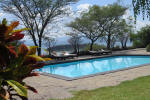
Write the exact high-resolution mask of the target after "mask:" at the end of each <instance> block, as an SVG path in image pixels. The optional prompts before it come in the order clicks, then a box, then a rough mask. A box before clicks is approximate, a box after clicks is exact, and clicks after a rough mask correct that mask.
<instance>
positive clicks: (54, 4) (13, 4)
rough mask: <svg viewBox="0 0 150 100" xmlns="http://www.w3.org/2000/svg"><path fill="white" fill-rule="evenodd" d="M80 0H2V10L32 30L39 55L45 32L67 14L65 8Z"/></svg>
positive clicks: (0, 3) (31, 35)
mask: <svg viewBox="0 0 150 100" xmlns="http://www.w3.org/2000/svg"><path fill="white" fill-rule="evenodd" d="M77 1H78V0H2V1H0V6H1V8H2V9H3V10H4V11H5V12H8V13H10V14H13V15H15V16H16V17H18V18H19V19H20V20H21V21H22V22H23V24H24V25H25V26H26V27H27V28H30V30H28V35H29V36H30V37H31V38H32V40H33V42H34V45H35V46H38V47H39V48H38V55H40V54H41V47H42V41H43V37H44V36H45V30H46V28H47V26H48V25H49V24H50V23H52V22H53V21H54V20H55V19H56V18H57V17H59V16H60V15H62V14H64V13H65V10H66V9H64V6H66V5H69V4H70V3H74V2H77Z"/></svg>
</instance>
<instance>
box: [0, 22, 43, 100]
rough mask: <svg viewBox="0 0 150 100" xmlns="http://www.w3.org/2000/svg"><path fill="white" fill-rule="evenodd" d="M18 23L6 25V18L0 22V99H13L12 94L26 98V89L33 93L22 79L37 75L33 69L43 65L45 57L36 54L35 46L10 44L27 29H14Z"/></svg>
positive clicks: (24, 99)
mask: <svg viewBox="0 0 150 100" xmlns="http://www.w3.org/2000/svg"><path fill="white" fill-rule="evenodd" d="M18 25H19V22H18V21H16V22H12V23H11V24H10V25H7V20H6V19H3V21H2V22H1V23H0V100H8V99H10V100H14V96H19V97H20V98H21V99H22V100H28V98H27V89H29V90H31V91H33V92H35V93H37V90H36V89H34V88H33V87H31V86H29V85H27V84H26V83H25V82H23V80H24V79H25V78H27V77H32V76H38V75H39V74H38V73H35V72H33V70H34V69H38V68H41V67H43V66H44V63H43V61H45V59H44V58H41V57H39V56H37V55H36V49H37V47H36V46H31V47H27V46H26V45H24V44H21V45H20V46H19V47H18V46H16V47H15V46H12V43H13V42H15V41H17V40H20V39H22V38H23V37H24V34H22V31H24V30H28V29H27V28H24V29H18V30H14V29H15V28H16V27H17V26H18ZM39 61H42V62H39Z"/></svg>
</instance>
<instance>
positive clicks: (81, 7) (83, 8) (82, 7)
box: [77, 3, 91, 13]
mask: <svg viewBox="0 0 150 100" xmlns="http://www.w3.org/2000/svg"><path fill="white" fill-rule="evenodd" d="M90 6H91V4H87V3H86V4H80V5H78V6H77V10H78V13H82V12H85V11H88V10H89V7H90Z"/></svg>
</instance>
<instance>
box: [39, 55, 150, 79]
mask: <svg viewBox="0 0 150 100" xmlns="http://www.w3.org/2000/svg"><path fill="white" fill-rule="evenodd" d="M149 63H150V56H112V57H104V58H96V59H90V60H82V61H74V62H69V63H62V64H54V65H47V66H44V67H43V68H41V69H38V70H37V71H40V72H45V73H49V74H54V75H60V76H64V77H68V78H78V77H83V76H86V75H94V74H97V73H103V72H108V71H116V70H119V69H126V68H130V67H131V68H132V67H135V66H139V65H143V64H149Z"/></svg>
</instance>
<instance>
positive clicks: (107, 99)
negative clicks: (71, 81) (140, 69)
mask: <svg viewBox="0 0 150 100" xmlns="http://www.w3.org/2000/svg"><path fill="white" fill-rule="evenodd" d="M74 95H75V96H74V97H73V98H68V99H64V100H150V76H146V77H141V78H138V79H135V80H132V81H126V82H123V83H121V84H120V85H117V86H113V87H103V88H98V89H95V90H91V91H87V90H83V91H79V92H75V93H74ZM50 100H51V99H50Z"/></svg>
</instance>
